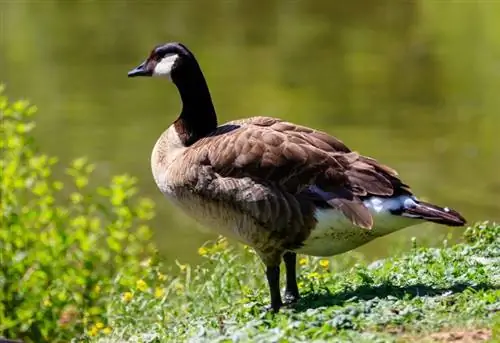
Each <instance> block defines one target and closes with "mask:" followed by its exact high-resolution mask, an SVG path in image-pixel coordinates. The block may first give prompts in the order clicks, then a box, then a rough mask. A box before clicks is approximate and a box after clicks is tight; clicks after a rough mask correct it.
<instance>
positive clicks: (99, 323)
mask: <svg viewBox="0 0 500 343" xmlns="http://www.w3.org/2000/svg"><path fill="white" fill-rule="evenodd" d="M95 327H96V328H97V329H99V330H100V329H102V328H103V327H104V323H102V322H97V323H96V324H95Z"/></svg>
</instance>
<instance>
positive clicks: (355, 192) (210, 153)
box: [189, 117, 411, 228]
mask: <svg viewBox="0 0 500 343" xmlns="http://www.w3.org/2000/svg"><path fill="white" fill-rule="evenodd" d="M189 150H195V151H192V153H190V154H189V155H190V156H195V158H198V161H192V162H195V163H199V164H201V165H206V166H208V167H210V168H211V171H212V172H213V173H214V174H215V175H217V177H219V178H223V179H224V178H227V179H228V180H231V179H243V178H249V179H250V180H252V182H254V183H255V184H274V185H275V186H276V187H278V188H279V189H281V190H282V191H283V194H287V195H286V196H288V195H291V196H296V195H299V194H302V195H304V194H306V195H307V196H311V197H315V201H316V200H317V199H320V200H321V201H324V202H325V203H326V204H328V206H331V207H334V208H337V209H339V210H340V211H342V213H343V214H344V215H345V216H346V217H347V218H349V220H351V221H352V222H353V223H354V224H355V225H357V226H360V227H363V228H371V226H372V224H373V219H372V217H371V215H370V212H369V210H368V209H367V208H366V207H365V206H364V205H363V202H362V200H363V198H365V197H368V196H381V197H388V196H391V195H393V194H395V193H405V192H406V193H410V189H409V187H408V186H407V185H405V184H404V183H402V182H401V181H400V180H399V178H398V177H397V173H396V171H394V170H393V169H391V168H389V167H387V166H385V165H382V164H379V163H378V162H377V161H376V160H374V159H371V158H369V157H365V156H361V155H359V154H358V153H356V152H352V151H351V150H349V148H347V147H346V146H345V145H344V143H342V142H341V141H339V140H337V139H336V138H334V137H332V136H330V135H328V134H326V133H324V132H320V131H316V130H313V129H310V128H307V127H303V126H299V125H294V124H292V123H288V122H284V121H281V120H278V119H274V118H268V117H255V118H248V119H245V120H240V121H233V122H230V123H228V124H226V125H222V126H220V127H219V128H218V129H217V130H216V131H214V132H213V133H212V134H211V135H210V136H208V137H205V138H202V139H200V140H199V141H197V142H196V143H194V144H193V145H192V146H191V147H190V148H189ZM219 182H222V181H219ZM222 183H223V182H222ZM228 185H231V187H230V188H234V185H235V184H234V183H230V182H229V183H228ZM259 189H260V188H259ZM261 191H262V190H261ZM245 192H246V193H248V192H251V190H250V189H248V190H246V191H245ZM410 194H411V193H410ZM274 205H275V206H280V205H279V203H275V204H274ZM281 206H284V205H283V204H281ZM288 206H289V205H288ZM264 212H265V211H264ZM268 212H269V211H268ZM266 213H267V212H266Z"/></svg>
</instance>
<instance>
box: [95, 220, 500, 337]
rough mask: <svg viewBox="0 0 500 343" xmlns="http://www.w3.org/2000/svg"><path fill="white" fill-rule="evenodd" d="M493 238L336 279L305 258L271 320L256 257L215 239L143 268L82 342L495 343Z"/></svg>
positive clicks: (327, 262)
mask: <svg viewBox="0 0 500 343" xmlns="http://www.w3.org/2000/svg"><path fill="white" fill-rule="evenodd" d="M499 237H500V226H499V225H496V224H488V223H481V224H477V225H475V226H474V227H471V228H469V229H468V230H467V231H466V233H465V234H464V239H463V242H462V243H460V244H457V245H454V246H447V244H446V242H444V243H443V246H442V247H441V248H425V247H419V246H418V244H417V242H415V241H414V242H413V248H412V250H411V251H410V252H408V253H405V254H403V255H401V256H397V257H393V258H389V259H386V260H381V261H377V262H374V263H371V264H369V265H367V264H364V263H357V264H356V265H355V266H354V267H352V268H350V269H349V270H346V271H344V272H340V273H336V272H335V270H336V269H337V267H338V265H337V262H336V261H337V258H333V259H316V258H307V257H302V258H300V259H299V266H298V268H299V269H300V270H299V274H300V277H299V287H300V288H301V290H302V296H303V297H302V299H301V300H300V301H299V303H298V304H296V305H295V306H294V307H293V308H290V309H285V310H282V311H281V312H280V313H279V314H277V315H272V314H269V313H265V312H263V311H262V308H263V306H264V305H265V304H267V302H268V291H267V286H266V283H265V282H264V274H263V267H262V265H261V263H260V261H259V260H258V258H257V257H256V256H255V255H254V253H253V252H252V251H251V249H248V248H246V247H243V248H241V247H237V246H236V247H235V246H230V245H228V243H227V242H226V240H224V239H219V240H217V241H216V242H212V243H209V244H207V245H205V246H203V247H202V248H200V249H199V253H200V254H201V255H202V256H203V257H204V258H205V262H204V263H203V264H202V265H201V266H197V267H191V266H189V265H182V264H178V265H177V267H176V269H177V270H171V271H170V272H168V273H166V274H163V273H162V272H161V271H160V269H159V268H160V266H159V265H158V264H157V263H156V262H154V261H150V262H149V264H150V265H149V268H148V269H147V271H146V272H145V274H144V278H143V279H141V280H138V281H137V283H136V287H134V288H132V289H130V290H129V291H128V292H125V293H121V294H115V295H114V296H112V298H111V301H110V303H109V306H108V312H107V319H108V322H107V323H106V327H107V328H108V330H107V331H106V332H103V331H102V329H100V328H99V327H96V326H94V327H92V328H90V330H89V331H88V333H87V334H88V337H89V339H90V340H91V341H93V342H122V341H127V342H181V341H182V342H185V341H187V342H204V341H210V342H232V341H238V342H246V341H254V342H255V341H266V342H298V341H325V340H328V341H355V342H406V341H411V342H413V341H445V340H448V341H467V339H469V340H468V341H472V342H474V341H482V340H484V339H489V340H491V341H499V340H500V316H499V313H498V311H499V310H500V290H499V285H500V244H499ZM175 274H177V275H175ZM174 275H175V276H174ZM99 326H100V327H101V328H102V327H104V324H102V325H99Z"/></svg>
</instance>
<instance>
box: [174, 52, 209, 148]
mask: <svg viewBox="0 0 500 343" xmlns="http://www.w3.org/2000/svg"><path fill="white" fill-rule="evenodd" d="M180 69H181V70H179V73H178V74H176V75H173V77H172V79H173V81H174V83H175V85H176V86H177V89H178V90H179V93H180V96H181V100H182V112H181V115H180V116H179V118H178V119H177V120H176V121H175V123H174V124H175V128H176V130H177V133H178V134H179V137H180V139H181V141H182V143H183V144H184V145H186V146H189V145H191V144H193V143H194V142H196V141H197V140H199V139H200V138H203V137H205V136H207V135H208V134H209V133H210V132H212V131H214V130H215V129H216V128H217V115H216V113H215V108H214V105H213V103H212V98H211V97H210V91H209V90H208V86H207V82H206V81H205V78H204V77H203V73H202V72H201V69H200V67H199V65H198V63H197V62H196V60H194V58H193V60H191V61H186V62H185V64H184V65H183V66H181V67H180Z"/></svg>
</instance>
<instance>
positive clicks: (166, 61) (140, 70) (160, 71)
mask: <svg viewBox="0 0 500 343" xmlns="http://www.w3.org/2000/svg"><path fill="white" fill-rule="evenodd" d="M190 67H191V68H190ZM192 67H198V65H197V63H196V60H195V59H194V56H193V54H192V53H191V52H190V51H189V50H188V48H187V47H186V46H184V45H183V44H181V43H176V42H175V43H166V44H162V45H158V46H156V47H155V48H154V49H153V50H152V51H151V53H150V54H149V56H148V57H147V58H146V59H145V60H144V62H142V63H141V64H140V65H138V66H137V67H135V68H134V69H132V70H131V71H129V72H128V77H137V76H159V77H167V78H169V79H170V80H172V81H173V82H174V83H175V81H176V79H179V78H180V77H181V74H183V73H186V72H189V70H190V69H192ZM195 69H197V68H195Z"/></svg>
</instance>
